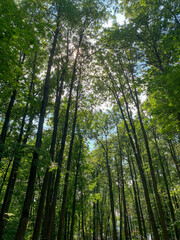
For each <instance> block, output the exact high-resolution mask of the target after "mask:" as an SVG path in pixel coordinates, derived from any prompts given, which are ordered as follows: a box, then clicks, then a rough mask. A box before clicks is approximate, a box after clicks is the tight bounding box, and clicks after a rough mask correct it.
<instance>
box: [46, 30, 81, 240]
mask: <svg viewBox="0 0 180 240" xmlns="http://www.w3.org/2000/svg"><path fill="white" fill-rule="evenodd" d="M82 39H83V33H82V35H81V36H80V39H79V46H78V49H77V54H76V58H75V61H74V67H73V73H72V78H71V85H70V91H69V99H68V106H67V110H66V118H65V125H64V130H63V136H62V140H61V148H60V151H59V154H58V169H57V174H56V179H55V186H54V192H53V197H52V204H51V211H50V215H49V218H48V221H49V224H48V226H49V227H48V228H47V229H45V230H46V233H45V235H44V236H45V238H43V239H48V240H50V236H51V232H52V225H53V221H54V216H55V206H56V200H57V193H58V188H59V181H60V173H61V164H62V160H63V154H64V148H65V142H66V136H67V129H68V122H69V110H70V105H71V98H72V90H73V85H74V81H75V76H76V65H77V60H78V56H79V49H80V46H81V42H82Z"/></svg>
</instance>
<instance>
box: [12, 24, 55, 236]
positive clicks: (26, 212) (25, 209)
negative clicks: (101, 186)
mask: <svg viewBox="0 0 180 240" xmlns="http://www.w3.org/2000/svg"><path fill="white" fill-rule="evenodd" d="M58 33H59V22H58V23H57V28H56V31H55V34H54V40H53V45H52V48H51V52H50V57H49V62H48V70H47V74H46V79H45V84H44V94H43V100H42V106H41V111H40V117H39V124H38V131H37V137H36V144H35V148H36V149H35V151H34V153H33V159H32V163H31V170H30V176H29V181H28V187H27V191H26V197H25V201H24V205H23V209H22V214H21V219H20V222H19V226H18V230H17V233H16V238H15V239H16V240H21V239H22V240H23V239H24V235H25V231H26V226H27V222H28V218H29V210H30V206H31V203H32V196H33V192H34V184H35V179H36V171H37V164H38V160H39V149H40V147H41V143H42V133H43V125H44V118H45V114H46V106H47V103H48V94H49V83H50V73H51V67H52V62H53V57H54V52H55V48H56V43H57V37H58Z"/></svg>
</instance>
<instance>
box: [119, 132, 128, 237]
mask: <svg viewBox="0 0 180 240" xmlns="http://www.w3.org/2000/svg"><path fill="white" fill-rule="evenodd" d="M117 133H118V146H119V157H120V174H121V187H122V199H123V209H124V235H125V239H126V240H129V239H130V235H129V233H128V215H127V208H126V196H125V189H124V173H123V157H122V149H121V143H120V136H119V131H118V128H117Z"/></svg>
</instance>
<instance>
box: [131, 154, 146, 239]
mask: <svg viewBox="0 0 180 240" xmlns="http://www.w3.org/2000/svg"><path fill="white" fill-rule="evenodd" d="M128 163H129V170H130V174H131V179H132V183H133V191H134V200H135V208H136V214H137V218H138V225H139V233H140V239H141V240H142V239H143V230H142V224H141V216H140V211H139V204H138V199H137V192H136V186H135V181H134V176H133V172H132V166H131V160H130V157H129V156H128Z"/></svg>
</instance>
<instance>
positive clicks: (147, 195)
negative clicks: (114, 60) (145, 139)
mask: <svg viewBox="0 0 180 240" xmlns="http://www.w3.org/2000/svg"><path fill="white" fill-rule="evenodd" d="M109 75H110V79H111V82H112V85H113V89H111V91H112V92H113V94H114V97H115V99H116V101H117V104H118V106H119V108H120V111H121V114H122V118H123V121H124V124H125V127H126V131H127V133H128V137H129V140H130V143H131V146H132V149H133V152H134V155H135V158H136V162H137V166H138V169H139V173H140V176H141V181H142V184H143V189H144V194H145V199H146V205H147V209H148V214H149V220H150V223H151V226H152V230H153V235H154V239H156V240H160V239H159V234H158V230H157V226H156V223H155V220H154V215H153V211H152V207H151V202H150V197H149V192H148V187H147V183H146V178H145V174H144V170H143V168H142V159H141V155H140V152H139V149H138V148H137V151H136V148H135V145H134V141H133V138H132V136H131V131H130V129H129V126H128V123H127V121H126V118H125V115H124V111H123V108H122V105H121V102H120V100H119V98H118V96H117V93H116V92H115V90H114V89H116V87H115V84H114V80H113V78H112V76H111V74H109ZM136 145H137V144H136Z"/></svg>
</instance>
